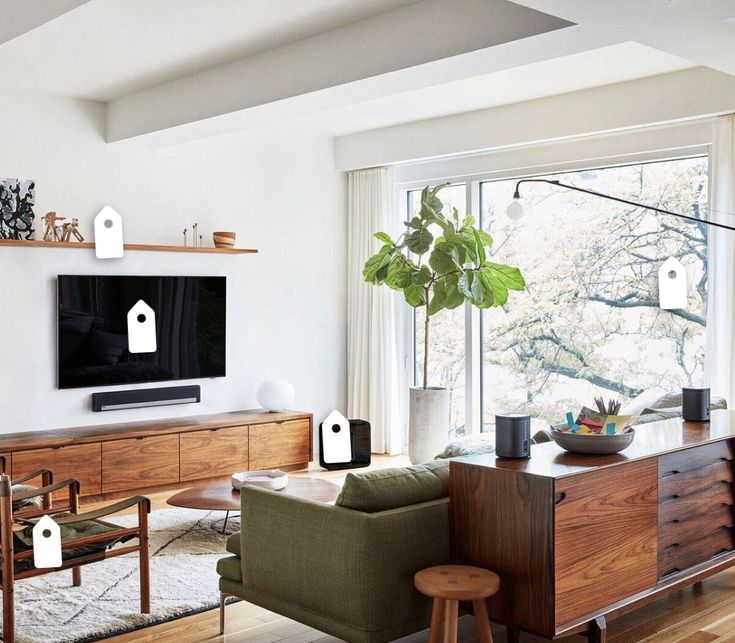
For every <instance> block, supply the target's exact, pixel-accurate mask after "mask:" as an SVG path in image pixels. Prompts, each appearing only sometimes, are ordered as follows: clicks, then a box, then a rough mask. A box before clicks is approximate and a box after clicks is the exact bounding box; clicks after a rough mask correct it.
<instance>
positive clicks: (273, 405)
mask: <svg viewBox="0 0 735 643" xmlns="http://www.w3.org/2000/svg"><path fill="white" fill-rule="evenodd" d="M255 397H256V398H258V404H260V406H262V407H263V408H264V409H266V410H267V411H272V412H276V411H283V410H285V409H287V408H288V407H289V406H291V404H292V403H293V401H294V398H295V397H296V391H294V388H293V386H292V385H291V382H287V381H286V380H280V379H273V380H266V381H265V382H263V383H262V384H261V385H260V386H259V387H258V390H257V392H256V393H255Z"/></svg>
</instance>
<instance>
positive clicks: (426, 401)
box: [408, 387, 449, 464]
mask: <svg viewBox="0 0 735 643" xmlns="http://www.w3.org/2000/svg"><path fill="white" fill-rule="evenodd" d="M448 441H449V389H446V388H440V387H429V388H426V389H424V388H420V387H413V388H411V389H409V397H408V457H409V458H410V460H411V462H413V463H414V464H420V463H422V462H429V461H430V460H433V459H434V456H436V455H437V454H438V453H441V451H443V450H444V447H445V446H446V444H447V442H448Z"/></svg>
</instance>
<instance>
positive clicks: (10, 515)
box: [0, 472, 150, 643]
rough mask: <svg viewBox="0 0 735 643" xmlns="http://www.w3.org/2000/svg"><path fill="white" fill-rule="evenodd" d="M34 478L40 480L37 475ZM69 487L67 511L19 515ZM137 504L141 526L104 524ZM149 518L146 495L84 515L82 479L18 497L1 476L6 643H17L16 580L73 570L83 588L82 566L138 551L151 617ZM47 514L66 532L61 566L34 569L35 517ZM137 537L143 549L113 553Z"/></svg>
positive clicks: (0, 571) (0, 570) (144, 603)
mask: <svg viewBox="0 0 735 643" xmlns="http://www.w3.org/2000/svg"><path fill="white" fill-rule="evenodd" d="M35 474H36V475H38V472H35ZM13 482H15V481H13ZM65 487H67V488H68V490H69V504H68V506H63V507H59V508H56V507H52V506H49V507H44V506H42V507H38V508H25V509H23V510H22V511H21V512H19V515H15V514H14V512H13V505H14V504H16V503H17V502H18V501H22V500H25V499H27V498H31V497H37V496H41V497H43V498H44V501H43V502H44V503H46V502H47V501H46V498H48V499H49V500H48V502H49V504H50V498H51V494H52V493H53V492H54V491H58V490H60V489H63V488H65ZM136 505H137V508H138V525H137V526H136V527H128V528H126V527H120V526H118V525H115V524H112V523H109V522H106V521H102V520H100V519H101V518H104V517H106V516H109V515H112V514H115V513H118V512H120V511H123V510H124V509H128V508H129V507H134V506H136ZM149 513H150V501H149V500H148V498H145V497H143V496H135V497H133V498H128V499H127V500H121V501H120V502H116V503H114V504H112V505H110V506H108V507H102V508H100V509H97V510H95V511H89V512H86V513H79V482H78V481H77V480H73V479H67V480H62V481H60V482H56V483H52V484H50V485H45V486H43V487H41V488H38V489H31V490H28V491H24V492H21V493H13V492H12V484H11V481H10V478H9V477H8V476H7V475H6V474H2V475H0V588H1V589H2V600H3V643H13V642H14V640H15V603H14V598H13V586H14V583H15V581H16V580H20V579H23V578H31V577H33V576H41V575H43V574H50V573H53V572H57V571H61V570H65V569H72V574H73V582H74V585H80V584H81V570H80V567H81V566H83V565H88V564H89V563H95V562H98V561H101V560H105V559H107V558H114V557H116V556H123V555H125V554H130V553H134V552H138V553H139V556H140V611H141V612H142V613H144V614H147V613H149V612H150V575H149V574H150V572H149V551H148V514H149ZM43 514H46V515H51V516H54V520H55V521H56V523H57V524H58V525H59V526H60V527H61V551H62V565H61V567H55V568H51V569H39V568H36V567H34V565H33V540H32V528H33V524H35V522H36V518H38V517H39V516H41V515H43ZM18 523H20V524H25V525H26V526H25V527H24V528H23V529H21V530H16V531H14V529H13V526H14V524H15V525H18ZM85 532H86V533H85ZM134 538H137V539H138V544H136V545H130V546H126V547H118V548H116V549H110V547H111V546H112V545H115V544H117V543H122V542H126V541H128V540H131V539H134Z"/></svg>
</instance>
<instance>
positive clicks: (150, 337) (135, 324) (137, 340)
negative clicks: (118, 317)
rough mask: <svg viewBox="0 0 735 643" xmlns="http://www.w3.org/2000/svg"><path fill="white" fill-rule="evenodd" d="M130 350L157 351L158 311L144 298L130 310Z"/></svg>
mask: <svg viewBox="0 0 735 643" xmlns="http://www.w3.org/2000/svg"><path fill="white" fill-rule="evenodd" d="M128 350H129V351H130V352H131V353H155V352H156V313H155V311H154V310H153V308H151V307H150V306H149V305H148V304H146V303H145V302H144V301H143V300H142V299H139V300H138V302H137V303H136V304H135V306H133V307H132V308H131V309H130V310H129V311H128Z"/></svg>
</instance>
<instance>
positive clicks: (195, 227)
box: [191, 223, 199, 248]
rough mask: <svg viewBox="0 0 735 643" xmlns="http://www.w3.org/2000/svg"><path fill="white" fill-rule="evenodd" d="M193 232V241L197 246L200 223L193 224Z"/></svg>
mask: <svg viewBox="0 0 735 643" xmlns="http://www.w3.org/2000/svg"><path fill="white" fill-rule="evenodd" d="M191 232H192V238H191V243H192V245H193V246H194V247H195V248H196V247H197V241H198V240H199V234H198V232H199V224H198V223H195V224H194V225H193V226H191Z"/></svg>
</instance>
